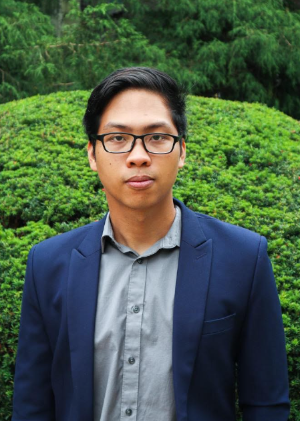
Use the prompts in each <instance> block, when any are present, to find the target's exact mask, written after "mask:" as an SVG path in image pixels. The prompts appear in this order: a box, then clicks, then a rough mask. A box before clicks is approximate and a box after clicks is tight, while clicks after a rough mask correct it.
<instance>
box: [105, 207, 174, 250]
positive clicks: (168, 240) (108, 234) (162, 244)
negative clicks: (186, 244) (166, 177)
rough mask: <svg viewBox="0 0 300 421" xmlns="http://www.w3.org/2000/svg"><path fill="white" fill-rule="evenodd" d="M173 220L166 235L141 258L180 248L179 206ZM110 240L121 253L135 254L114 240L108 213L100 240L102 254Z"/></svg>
mask: <svg viewBox="0 0 300 421" xmlns="http://www.w3.org/2000/svg"><path fill="white" fill-rule="evenodd" d="M175 211H176V214H175V218H174V221H173V223H172V225H171V228H170V229H169V231H168V232H167V234H166V235H165V236H164V237H163V238H161V239H159V240H158V241H157V242H156V243H155V244H153V245H152V246H151V247H150V248H149V249H148V250H146V251H145V252H144V253H143V254H142V255H141V256H144V257H147V256H149V255H152V254H154V253H156V251H158V250H159V249H162V248H163V249H171V248H174V247H179V246H180V238H181V210H180V208H179V206H177V205H175ZM109 240H111V241H112V243H113V244H114V245H115V246H116V247H117V248H118V249H119V250H120V251H121V252H122V253H126V252H129V251H130V252H133V253H135V254H137V253H136V252H135V251H133V250H132V249H130V248H129V247H127V246H124V245H122V244H120V243H118V242H117V241H116V240H115V237H114V232H113V228H112V225H111V221H110V214H109V213H108V215H107V218H106V221H105V225H104V228H103V233H102V238H101V245H102V252H103V253H105V247H106V246H107V242H108V241H109Z"/></svg>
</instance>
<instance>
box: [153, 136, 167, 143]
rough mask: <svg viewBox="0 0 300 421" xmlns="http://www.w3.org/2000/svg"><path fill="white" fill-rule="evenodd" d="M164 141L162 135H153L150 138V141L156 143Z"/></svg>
mask: <svg viewBox="0 0 300 421" xmlns="http://www.w3.org/2000/svg"><path fill="white" fill-rule="evenodd" d="M164 139H165V137H164V135H161V134H153V135H152V136H151V140H154V141H156V142H159V141H161V140H164Z"/></svg>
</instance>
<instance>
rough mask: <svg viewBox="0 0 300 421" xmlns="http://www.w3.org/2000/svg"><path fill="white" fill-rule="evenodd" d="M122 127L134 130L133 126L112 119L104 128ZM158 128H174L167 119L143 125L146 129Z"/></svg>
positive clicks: (122, 128)
mask: <svg viewBox="0 0 300 421" xmlns="http://www.w3.org/2000/svg"><path fill="white" fill-rule="evenodd" d="M111 128H114V129H120V130H129V131H132V130H133V129H132V127H131V126H126V125H124V124H121V123H118V122H114V121H110V122H108V123H107V124H105V126H104V127H103V129H111ZM158 128H166V129H170V130H171V129H172V127H171V126H170V124H168V123H167V122H166V121H157V122H155V123H152V124H148V125H147V126H144V127H143V130H144V131H151V130H155V129H158Z"/></svg>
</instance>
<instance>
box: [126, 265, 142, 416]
mask: <svg viewBox="0 0 300 421" xmlns="http://www.w3.org/2000/svg"><path fill="white" fill-rule="evenodd" d="M146 275H147V259H143V258H138V259H137V260H135V261H134V263H133V264H132V270H131V273H130V280H129V287H128V298H127V317H126V327H125V342H124V365H123V382H122V401H121V418H120V419H121V421H122V420H128V421H129V420H130V421H136V419H137V406H138V402H137V399H138V387H139V367H140V353H141V329H142V319H143V313H144V293H145V284H146Z"/></svg>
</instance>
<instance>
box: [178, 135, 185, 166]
mask: <svg viewBox="0 0 300 421" xmlns="http://www.w3.org/2000/svg"><path fill="white" fill-rule="evenodd" d="M185 157H186V145H185V140H184V139H183V140H182V143H181V152H180V157H179V162H178V168H182V167H183V166H184V162H185Z"/></svg>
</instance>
